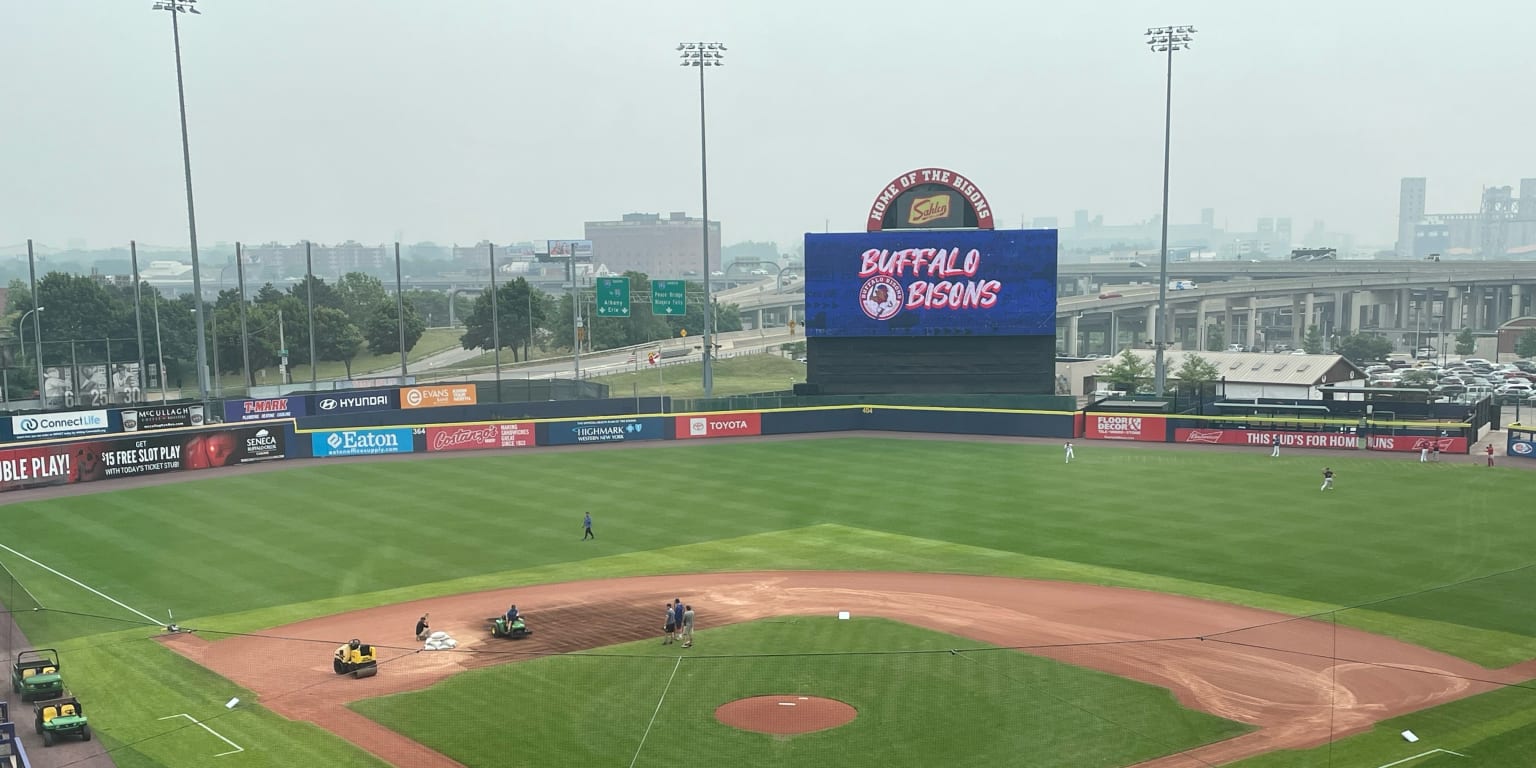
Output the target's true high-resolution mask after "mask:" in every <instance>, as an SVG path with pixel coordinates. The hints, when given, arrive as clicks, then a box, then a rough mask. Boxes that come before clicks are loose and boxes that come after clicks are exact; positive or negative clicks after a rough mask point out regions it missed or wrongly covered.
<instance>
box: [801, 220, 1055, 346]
mask: <svg viewBox="0 0 1536 768" xmlns="http://www.w3.org/2000/svg"><path fill="white" fill-rule="evenodd" d="M805 315H806V317H805V330H806V335H807V336H1045V335H1054V334H1055V333H1056V232H1055V230H1012V231H989V230H953V231H947V232H946V231H935V230H888V231H882V232H861V233H854V234H808V235H806V236H805Z"/></svg>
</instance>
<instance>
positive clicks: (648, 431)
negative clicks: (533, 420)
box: [545, 416, 667, 445]
mask: <svg viewBox="0 0 1536 768" xmlns="http://www.w3.org/2000/svg"><path fill="white" fill-rule="evenodd" d="M666 424H667V422H666V420H665V419H663V418H661V417H658V416H644V417H640V418H629V419H588V420H583V421H557V422H554V423H551V424H549V425H547V429H548V430H549V431H548V432H546V433H545V434H546V440H545V442H546V443H547V444H549V445H584V444H587V443H620V442H624V443H628V442H633V441H636V440H664V439H666V437H667V435H666Z"/></svg>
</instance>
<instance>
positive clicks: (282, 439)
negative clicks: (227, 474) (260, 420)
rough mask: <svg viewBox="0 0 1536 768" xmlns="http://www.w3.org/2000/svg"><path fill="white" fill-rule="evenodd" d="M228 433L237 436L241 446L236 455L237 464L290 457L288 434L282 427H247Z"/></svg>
mask: <svg viewBox="0 0 1536 768" xmlns="http://www.w3.org/2000/svg"><path fill="white" fill-rule="evenodd" d="M227 434H233V435H234V436H235V442H236V444H237V445H238V446H239V448H240V450H239V452H238V453H237V454H236V455H235V463H237V464H252V463H255V462H258V461H272V460H275V459H286V458H288V436H287V433H286V432H284V431H283V428H282V427H277V426H273V427H245V428H243V429H237V430H234V431H233V432H230V433H227Z"/></svg>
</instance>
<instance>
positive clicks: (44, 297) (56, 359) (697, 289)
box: [4, 272, 741, 396]
mask: <svg viewBox="0 0 1536 768" xmlns="http://www.w3.org/2000/svg"><path fill="white" fill-rule="evenodd" d="M626 275H627V276H628V277H629V278H630V281H631V285H632V286H637V287H643V286H647V285H649V278H648V277H647V276H646V275H644V274H642V273H638V272H630V273H626ZM688 285H689V288H690V295H691V296H702V293H703V289H702V287H701V286H699V285H698V284H695V283H689V284H688ZM311 291H312V292H313V295H314V337H315V357H316V358H317V359H318V360H319V361H320V362H336V363H340V364H342V365H343V366H344V367H345V369H346V371H347V375H348V376H351V374H352V367H351V366H352V362H353V360H355V359H356V358H357V357H358V356H359V355H361V354H363V353H364V352H365V351H367V352H369V353H371V354H374V355H387V354H398V353H399V352H400V330H401V322H400V319H399V318H400V316H399V312H398V310H397V307H396V301H395V297H394V296H393V295H392V294H391V293H390V292H389V291H387V290H386V289H385V285H384V283H383V282H382V281H381V280H379V279H378V278H376V277H373V276H372V275H368V274H366V273H363V272H349V273H347V274H344V275H342V276H341V277H340V278H339V279H337V280H336V281H335V282H334V283H327V282H326V281H325V280H324V279H323V278H319V277H313V276H310V277H308V278H306V280H304V281H303V282H299V283H295V284H293V285H292V286H290V287H288V289H287V290H283V289H280V288H278V287H276V286H274V285H273V284H271V283H266V284H264V285H262V286H261V287H260V288H257V289H256V290H255V292H254V293H252V294H250V295H248V296H247V298H246V301H245V314H246V329H247V336H246V338H247V340H248V341H247V344H248V347H249V353H250V371H247V372H246V377H247V383H248V384H252V385H253V384H255V383H257V381H256V371H260V370H265V369H275V368H276V367H277V365H278V363H279V361H280V358H281V355H280V352H281V351H282V345H283V344H286V347H287V350H288V358H289V360H288V362H289V364H290V365H307V364H309V362H310V359H309V338H310V327H309V316H308V300H309V297H310V293H311ZM496 297H497V308H496V311H497V315H498V319H499V320H500V342H501V346H502V347H503V348H505V349H510V350H512V355H513V360H519V359H528V358H529V356H530V355H531V354H532V353H533V349H534V348H538V349H541V350H543V351H546V352H551V353H558V352H562V351H569V350H570V349H571V348H572V345H573V344H574V343H575V334H574V333H573V330H574V329H573V324H574V323H573V318H572V306H571V304H572V298H571V296H570V294H568V293H567V294H563V295H558V296H556V295H551V294H548V293H545V292H543V291H540V290H538V289H536V288H535V287H534V286H533V285H532V284H530V283H529V282H528V281H527V280H526V279H523V278H518V279H516V280H512V281H509V282H505V283H500V284H498V285H497V289H496ZM455 300H457V306H455V307H453V310H450V303H451V302H455ZM139 302H140V311H139V317H140V319H141V321H142V325H143V344H144V347H143V355H142V357H143V359H144V360H145V362H146V363H154V362H156V361H158V360H159V359H164V361H165V367H166V374H167V378H168V379H169V381H170V382H171V383H172V384H173V385H174V386H183V385H187V384H189V383H193V382H195V381H196V378H197V376H196V359H197V352H196V350H197V322H198V320H197V316H198V313H199V311H202V312H205V313H208V314H207V316H208V317H209V321H208V325H207V327H206V328H205V335H206V336H207V339H208V344H209V350H208V363H209V365H210V367H211V366H213V365H214V364H215V360H216V361H217V367H218V373H219V374H220V375H238V374H240V373H241V372H242V371H243V370H244V357H243V354H244V351H245V350H243V349H242V344H241V333H240V303H241V302H240V292H239V289H238V288H230V289H228V290H225V291H221V292H219V294H218V297H217V299H216V300H215V301H212V302H206V301H205V302H203V303H202V306H201V308H200V307H199V306H198V302H197V301H196V300H195V299H194V298H193V296H192V295H191V294H190V293H187V294H182V295H180V296H177V297H175V298H173V299H168V298H165V297H163V296H161V295H160V293H159V292H158V291H156V290H155V289H154V288H153V287H152V286H151V285H150V284H149V283H144V284H142V286H141V287H140V292H139ZM582 302H583V307H582V312H581V314H582V316H583V318H584V319H585V321H586V322H584V324H583V325H584V327H583V328H582V329H581V335H582V345H583V348H584V349H594V350H602V349H611V348H614V347H622V346H629V345H633V344H643V343H646V342H649V341H656V340H658V339H663V338H673V337H676V336H678V335H679V334H680V332H682V331H684V330H686V331H687V333H688V335H690V336H694V335H698V334H701V333H702V332H703V319H704V307H703V305H702V302H700V301H690V302H689V304H688V307H687V314H686V315H683V316H680V317H661V316H655V315H652V314H651V309H650V304H649V303H647V302H643V301H639V300H636V301H635V302H634V306H633V307H632V309H631V313H630V316H629V317H627V318H597V317H594V316H593V315H594V312H593V310H592V306H591V303H592V302H591V296H590V294H587V295H584V296H583V298H582ZM403 304H404V331H405V350H406V352H407V353H409V352H410V350H411V349H413V348H414V347H415V346H416V344H417V343H418V342H419V341H420V340H421V337H422V336H423V335H424V334H425V333H426V329H427V318H431V320H432V321H433V324H434V325H438V326H444V325H447V321H448V318H449V315H450V312H451V311H452V313H453V314H457V315H458V320H459V322H460V323H462V324H463V328H464V331H463V334H462V335H461V336H460V339H459V341H460V345H461V346H462V347H463V348H464V349H466V350H468V349H482V350H490V349H491V348H492V346H493V342H492V331H491V291H490V289H489V288H486V289H484V290H482V291H480V292H478V293H475V294H473V295H472V299H471V300H469V301H466V300H465V298H463V297H450V296H448V295H447V294H445V293H441V292H437V291H426V290H407V291H405V294H404V302H403ZM36 305H38V306H41V307H42V308H43V311H42V312H41V313H39V314H40V316H41V326H42V339H43V348H42V362H43V365H44V366H52V365H73V364H76V363H79V364H92V363H105V362H108V361H130V360H138V359H139V358H140V350H139V346H138V328H137V327H136V324H135V315H134V286H133V284H132V283H131V282H130V283H127V284H119V283H114V282H111V281H106V280H101V279H98V278H96V277H91V276H86V275H77V274H71V273H67V272H49V273H47V274H45V275H42V276H41V277H40V278H38V281H37V303H36ZM466 305H467V306H466ZM34 306H35V305H34V303H33V297H32V291H31V288H30V287H29V285H28V284H27V282H25V281H22V280H12V281H11V283H10V285H9V288H8V291H7V300H6V308H5V312H6V316H5V320H6V332H5V334H6V335H7V336H8V337H9V343H7V344H6V345H5V355H4V365H5V367H6V368H7V369H8V373H9V382H10V385H11V388H12V389H13V390H14V391H15V392H17V393H21V394H23V396H25V393H26V392H30V391H32V390H35V389H36V388H37V381H36V358H35V357H34V350H35V348H36V347H35V345H34V339H35V334H36V329H37V323H38V321H37V320H36V319H34V318H32V317H27V318H26V322H25V323H24V324H22V323H21V322H20V321H21V320H22V318H23V317H24V316H26V315H27V313H28V312H30V311H31V310H32V309H33V307H34ZM714 311H715V318H716V326H715V327H716V328H717V330H721V331H732V330H741V319H740V316H739V312H738V311H737V308H736V306H735V305H733V304H722V305H717V306H716V307H715V308H714ZM589 334H590V335H589ZM157 339H158V342H157Z"/></svg>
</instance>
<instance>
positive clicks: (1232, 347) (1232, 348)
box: [1227, 344, 1248, 352]
mask: <svg viewBox="0 0 1536 768" xmlns="http://www.w3.org/2000/svg"><path fill="white" fill-rule="evenodd" d="M1227 351H1228V352H1247V351H1248V348H1247V347H1244V346H1243V345H1241V344H1228V345H1227Z"/></svg>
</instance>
